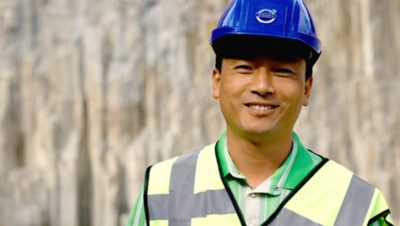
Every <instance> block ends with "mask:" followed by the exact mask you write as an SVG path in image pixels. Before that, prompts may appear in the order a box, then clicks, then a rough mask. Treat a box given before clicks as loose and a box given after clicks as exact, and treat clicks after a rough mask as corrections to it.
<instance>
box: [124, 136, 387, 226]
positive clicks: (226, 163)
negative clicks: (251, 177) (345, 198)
mask: <svg viewBox="0 0 400 226" xmlns="http://www.w3.org/2000/svg"><path fill="white" fill-rule="evenodd" d="M292 140H293V143H292V150H291V152H290V154H289V156H288V157H287V158H286V160H285V161H284V162H283V164H282V165H281V167H280V168H278V169H277V170H276V171H275V173H274V174H273V175H271V176H270V177H269V178H268V179H266V180H265V181H264V182H262V183H261V184H260V185H259V186H257V187H255V188H252V187H250V186H249V185H248V183H247V181H246V177H245V176H244V175H242V174H241V173H240V172H239V171H238V170H237V168H236V166H235V164H234V163H233V161H232V159H231V157H230V155H229V151H228V148H227V143H226V133H225V132H224V133H222V135H221V137H220V139H219V141H218V143H217V155H218V159H219V164H221V170H222V175H223V178H222V179H223V180H224V181H225V182H227V184H228V186H229V188H230V190H231V191H232V194H233V196H234V198H235V201H236V203H237V204H238V205H239V207H240V210H241V212H242V214H243V216H244V218H245V220H246V223H247V225H248V226H252V225H260V224H261V223H263V222H264V221H265V220H266V219H268V217H270V216H271V214H272V213H273V212H274V211H275V210H276V209H277V208H278V206H279V204H280V203H281V202H282V201H283V200H284V199H285V197H286V196H287V195H288V194H290V192H291V191H292V190H294V188H295V187H296V186H297V185H298V184H299V183H300V182H301V181H302V180H303V179H304V178H305V177H306V176H307V175H308V174H309V173H310V172H311V171H312V170H313V168H314V167H315V166H316V165H318V164H319V163H320V162H321V161H322V158H321V157H320V156H318V155H316V154H315V153H313V152H310V151H309V150H307V149H306V148H305V147H304V146H303V144H302V143H301V142H300V139H299V137H298V136H297V134H296V133H293V139H292ZM145 225H146V216H145V213H144V208H143V187H142V189H141V191H140V193H139V195H138V198H137V199H136V201H135V203H134V205H133V209H132V211H131V213H130V216H129V219H128V223H127V225H126V226H145ZM386 225H387V224H386V223H385V222H384V221H383V219H377V221H376V222H374V223H372V224H370V225H369V226H386Z"/></svg>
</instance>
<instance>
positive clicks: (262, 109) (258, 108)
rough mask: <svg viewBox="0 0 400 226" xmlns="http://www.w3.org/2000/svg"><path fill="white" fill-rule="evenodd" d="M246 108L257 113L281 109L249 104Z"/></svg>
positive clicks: (273, 106)
mask: <svg viewBox="0 0 400 226" xmlns="http://www.w3.org/2000/svg"><path fill="white" fill-rule="evenodd" d="M246 106H247V107H248V108H250V109H252V110H255V111H268V110H272V109H275V108H277V107H279V105H261V104H247V105H246Z"/></svg>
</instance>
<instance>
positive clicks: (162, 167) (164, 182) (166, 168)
mask: <svg viewBox="0 0 400 226" xmlns="http://www.w3.org/2000/svg"><path fill="white" fill-rule="evenodd" d="M176 159H177V157H175V158H173V159H170V160H167V161H164V162H161V163H158V164H155V165H154V166H153V167H151V170H150V177H149V178H150V181H149V187H148V190H147V194H148V195H163V194H169V182H170V178H171V170H172V165H173V164H174V162H175V160H176Z"/></svg>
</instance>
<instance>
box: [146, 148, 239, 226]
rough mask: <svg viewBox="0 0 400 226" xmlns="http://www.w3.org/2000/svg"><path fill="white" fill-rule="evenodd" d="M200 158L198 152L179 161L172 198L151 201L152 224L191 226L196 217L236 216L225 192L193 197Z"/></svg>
mask: <svg viewBox="0 0 400 226" xmlns="http://www.w3.org/2000/svg"><path fill="white" fill-rule="evenodd" d="M198 155H199V152H195V153H192V154H189V155H184V156H182V157H179V158H178V159H177V160H176V161H175V163H174V165H173V166H172V171H171V181H170V188H169V194H168V195H149V196H148V197H147V203H148V208H149V215H150V219H151V220H168V225H169V226H185V225H190V224H191V219H192V218H195V217H205V216H207V215H210V214H230V213H235V208H234V207H233V204H232V201H231V200H230V197H229V195H228V193H227V192H226V191H225V190H210V191H206V192H201V193H197V194H193V193H194V191H193V189H194V180H195V174H196V172H195V171H196V163H197V159H198ZM205 179H206V178H205ZM152 180H154V178H152ZM149 186H151V185H149Z"/></svg>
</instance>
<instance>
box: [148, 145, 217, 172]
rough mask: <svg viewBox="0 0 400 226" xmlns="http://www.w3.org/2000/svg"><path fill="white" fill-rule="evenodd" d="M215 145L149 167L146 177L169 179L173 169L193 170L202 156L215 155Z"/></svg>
mask: <svg viewBox="0 0 400 226" xmlns="http://www.w3.org/2000/svg"><path fill="white" fill-rule="evenodd" d="M214 147H215V143H214V144H209V145H207V146H204V147H202V148H197V149H194V150H192V151H190V152H188V153H186V154H183V155H179V156H175V157H172V158H170V159H167V160H164V161H161V162H158V163H155V164H153V165H151V166H149V167H148V168H147V170H146V177H147V178H148V177H149V176H154V175H157V177H161V176H165V177H169V176H168V174H170V173H171V171H172V170H173V168H177V167H179V168H181V167H186V168H193V167H195V166H196V164H197V159H198V158H199V156H200V154H201V156H204V155H205V154H207V156H210V155H213V153H214Z"/></svg>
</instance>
